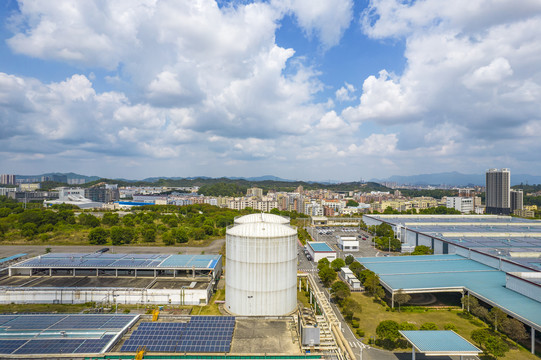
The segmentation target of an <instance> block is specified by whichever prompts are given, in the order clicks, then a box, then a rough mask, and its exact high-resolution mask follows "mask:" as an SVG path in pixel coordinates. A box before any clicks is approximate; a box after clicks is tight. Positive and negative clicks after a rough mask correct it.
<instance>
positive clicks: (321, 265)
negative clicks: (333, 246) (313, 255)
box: [317, 258, 331, 270]
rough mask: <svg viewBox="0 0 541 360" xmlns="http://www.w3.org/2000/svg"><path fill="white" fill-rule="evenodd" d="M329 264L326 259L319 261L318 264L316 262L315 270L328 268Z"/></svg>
mask: <svg viewBox="0 0 541 360" xmlns="http://www.w3.org/2000/svg"><path fill="white" fill-rule="evenodd" d="M330 264H331V263H330V262H329V259H327V258H323V259H320V260H319V261H318V262H317V269H318V270H321V269H323V268H325V267H329V266H330Z"/></svg>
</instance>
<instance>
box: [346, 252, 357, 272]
mask: <svg viewBox="0 0 541 360" xmlns="http://www.w3.org/2000/svg"><path fill="white" fill-rule="evenodd" d="M354 261H355V258H354V257H353V255H348V256H346V265H348V266H349V265H351V264H353V262H354ZM350 270H351V268H350ZM351 271H353V270H351Z"/></svg>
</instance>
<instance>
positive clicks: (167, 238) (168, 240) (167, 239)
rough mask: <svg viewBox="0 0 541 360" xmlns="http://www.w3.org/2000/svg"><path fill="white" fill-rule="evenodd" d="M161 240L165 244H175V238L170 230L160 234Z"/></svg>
mask: <svg viewBox="0 0 541 360" xmlns="http://www.w3.org/2000/svg"><path fill="white" fill-rule="evenodd" d="M162 240H163V243H164V244H165V245H175V238H174V237H173V233H172V231H166V232H164V233H163V234H162Z"/></svg>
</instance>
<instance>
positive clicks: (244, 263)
mask: <svg viewBox="0 0 541 360" xmlns="http://www.w3.org/2000/svg"><path fill="white" fill-rule="evenodd" d="M225 254H226V255H225V258H226V262H225V266H226V272H225V305H226V309H227V310H228V311H229V312H231V313H233V314H236V315H245V316H261V315H264V316H279V315H286V314H289V313H290V312H292V311H294V310H295V308H296V306H297V289H296V280H297V231H296V230H295V229H293V228H292V227H290V226H288V225H281V224H273V223H261V222H260V223H248V224H241V225H236V226H233V227H231V228H229V229H227V232H226V251H225Z"/></svg>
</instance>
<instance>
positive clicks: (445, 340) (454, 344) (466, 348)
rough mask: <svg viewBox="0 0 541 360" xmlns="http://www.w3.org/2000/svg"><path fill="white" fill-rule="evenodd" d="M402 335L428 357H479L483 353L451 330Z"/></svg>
mask: <svg viewBox="0 0 541 360" xmlns="http://www.w3.org/2000/svg"><path fill="white" fill-rule="evenodd" d="M400 334H402V336H404V337H405V338H406V340H408V341H409V342H410V343H411V345H412V346H413V347H414V348H415V349H417V350H418V351H419V352H420V353H424V354H425V355H427V356H477V355H479V354H480V353H482V351H481V350H480V349H478V348H477V347H475V346H473V345H472V344H471V343H470V342H469V341H467V340H466V339H464V338H463V337H462V336H460V335H458V334H457V333H455V332H454V331H451V330H401V331H400Z"/></svg>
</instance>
